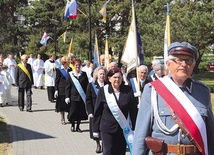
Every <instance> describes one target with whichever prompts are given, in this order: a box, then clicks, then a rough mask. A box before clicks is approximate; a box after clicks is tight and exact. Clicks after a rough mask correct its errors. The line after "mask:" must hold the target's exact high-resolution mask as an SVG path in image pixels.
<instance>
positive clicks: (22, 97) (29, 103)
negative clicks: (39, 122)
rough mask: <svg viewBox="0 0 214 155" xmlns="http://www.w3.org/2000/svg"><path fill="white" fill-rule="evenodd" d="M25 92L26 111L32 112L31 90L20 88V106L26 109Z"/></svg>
mask: <svg viewBox="0 0 214 155" xmlns="http://www.w3.org/2000/svg"><path fill="white" fill-rule="evenodd" d="M25 91H26V96H27V97H26V99H27V100H26V101H27V103H26V109H27V110H31V107H32V97H31V95H32V91H31V88H19V91H18V105H19V108H20V109H24V104H25Z"/></svg>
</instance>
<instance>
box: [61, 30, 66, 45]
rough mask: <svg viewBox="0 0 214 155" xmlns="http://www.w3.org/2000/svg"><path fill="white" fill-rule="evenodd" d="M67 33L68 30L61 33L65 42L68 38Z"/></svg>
mask: <svg viewBox="0 0 214 155" xmlns="http://www.w3.org/2000/svg"><path fill="white" fill-rule="evenodd" d="M66 33H67V31H65V32H64V33H63V34H62V35H61V37H62V39H63V41H64V43H65V39H66Z"/></svg>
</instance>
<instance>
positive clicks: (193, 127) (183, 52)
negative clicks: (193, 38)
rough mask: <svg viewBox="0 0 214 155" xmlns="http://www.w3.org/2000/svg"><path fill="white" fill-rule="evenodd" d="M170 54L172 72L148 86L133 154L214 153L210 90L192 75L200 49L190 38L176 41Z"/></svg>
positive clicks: (136, 130)
mask: <svg viewBox="0 0 214 155" xmlns="http://www.w3.org/2000/svg"><path fill="white" fill-rule="evenodd" d="M168 55H169V57H168V60H167V61H166V65H167V67H168V69H169V70H170V74H169V76H165V77H163V78H161V79H158V80H156V81H153V82H151V83H149V84H147V85H146V86H145V88H144V92H143V95H142V100H141V103H140V104H141V105H140V109H139V112H138V116H137V122H136V126H135V136H134V142H133V153H132V154H133V155H144V154H147V153H148V152H149V153H148V154H160V155H161V154H163V155H164V154H167V155H168V154H170V155H175V154H188V155H213V154H214V147H213V144H214V134H213V131H214V117H213V113H212V107H211V100H210V91H209V89H208V88H207V86H205V85H204V84H202V83H201V82H198V81H196V80H193V79H191V77H192V72H193V69H194V67H195V63H196V60H197V59H198V55H199V53H198V50H197V49H196V47H194V46H192V45H191V44H189V43H187V42H182V43H179V42H174V43H172V44H171V45H170V46H169V47H168ZM172 116H173V117H172ZM148 150H149V151H148Z"/></svg>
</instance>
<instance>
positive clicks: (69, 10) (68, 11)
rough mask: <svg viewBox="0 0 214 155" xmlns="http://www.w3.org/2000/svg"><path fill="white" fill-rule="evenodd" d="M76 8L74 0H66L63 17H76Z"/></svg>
mask: <svg viewBox="0 0 214 155" xmlns="http://www.w3.org/2000/svg"><path fill="white" fill-rule="evenodd" d="M77 8H78V4H77V2H76V0H71V1H67V4H66V6H65V14H64V19H67V18H73V19H76V17H77Z"/></svg>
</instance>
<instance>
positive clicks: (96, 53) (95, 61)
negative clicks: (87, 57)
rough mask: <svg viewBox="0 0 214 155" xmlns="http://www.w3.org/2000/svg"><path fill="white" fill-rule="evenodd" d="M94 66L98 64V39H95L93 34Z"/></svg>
mask: <svg viewBox="0 0 214 155" xmlns="http://www.w3.org/2000/svg"><path fill="white" fill-rule="evenodd" d="M93 62H94V64H95V66H99V63H100V62H99V50H98V41H97V35H96V34H95V42H94V60H93Z"/></svg>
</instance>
